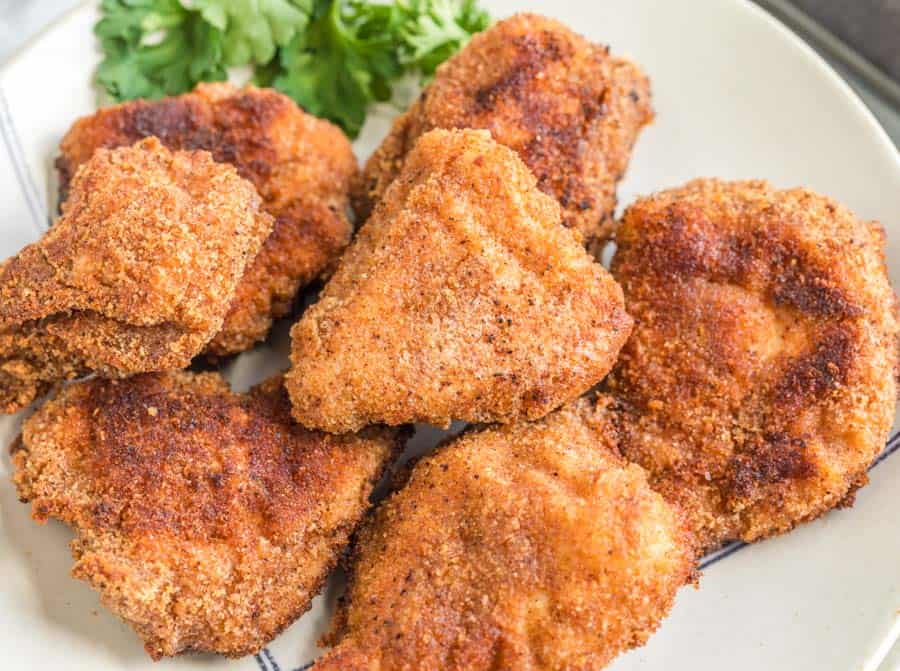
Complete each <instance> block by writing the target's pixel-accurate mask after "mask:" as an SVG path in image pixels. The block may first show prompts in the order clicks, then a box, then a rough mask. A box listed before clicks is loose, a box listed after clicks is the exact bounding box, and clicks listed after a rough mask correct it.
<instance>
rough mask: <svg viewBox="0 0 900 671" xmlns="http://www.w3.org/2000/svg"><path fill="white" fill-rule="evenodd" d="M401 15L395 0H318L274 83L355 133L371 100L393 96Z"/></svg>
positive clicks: (282, 57) (284, 53)
mask: <svg viewBox="0 0 900 671" xmlns="http://www.w3.org/2000/svg"><path fill="white" fill-rule="evenodd" d="M397 19H398V14H397V12H396V9H395V8H394V7H393V6H391V5H375V4H370V3H367V2H362V1H356V2H349V3H346V4H344V3H343V2H340V1H334V2H330V1H329V0H319V1H318V2H317V3H316V10H315V13H314V16H313V19H312V21H311V23H310V25H309V27H308V29H307V30H306V31H305V32H304V33H301V34H299V35H298V36H297V37H296V38H295V39H294V41H292V42H291V43H290V44H289V45H288V46H287V47H285V48H284V49H282V50H281V53H280V66H281V71H280V73H278V74H277V75H276V76H275V77H274V78H273V79H272V83H273V85H274V86H275V88H277V89H278V90H280V91H283V92H284V93H286V94H287V95H289V96H290V97H292V98H293V99H294V100H296V101H297V103H298V104H299V105H300V106H301V107H303V108H304V109H306V110H307V111H308V112H310V113H311V114H315V115H316V116H320V117H324V118H326V119H330V120H331V121H333V122H335V123H337V124H338V125H340V126H341V127H342V128H344V130H346V131H347V133H348V134H350V135H351V136H355V135H356V134H357V133H359V130H360V128H361V127H362V124H363V122H364V121H365V117H366V109H367V107H368V106H369V104H370V103H371V102H373V101H375V100H387V99H388V98H390V96H391V82H392V81H393V80H394V79H396V78H397V77H399V76H400V75H401V74H402V73H403V67H402V65H401V63H400V60H399V56H398V53H397V47H396V38H395V34H396V31H397Z"/></svg>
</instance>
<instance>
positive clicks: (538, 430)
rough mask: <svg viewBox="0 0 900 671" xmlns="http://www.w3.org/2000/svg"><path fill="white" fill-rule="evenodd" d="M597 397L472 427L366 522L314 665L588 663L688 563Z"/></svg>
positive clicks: (647, 613)
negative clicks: (529, 417)
mask: <svg viewBox="0 0 900 671" xmlns="http://www.w3.org/2000/svg"><path fill="white" fill-rule="evenodd" d="M607 402H608V400H607V399H605V398H600V399H599V402H598V405H597V406H596V407H595V405H594V402H593V401H589V400H586V399H582V400H579V401H576V402H575V403H572V404H569V405H567V406H565V407H564V408H562V409H560V410H558V411H557V412H554V413H552V414H551V415H548V416H547V417H545V418H544V419H543V420H540V421H539V422H535V423H528V422H519V423H516V424H510V425H506V426H500V427H494V428H487V429H483V430H480V431H469V432H466V433H464V434H463V435H462V436H461V437H459V438H457V439H455V440H453V441H451V442H450V443H449V444H446V445H444V446H443V447H441V448H439V449H438V451H437V452H436V453H434V454H433V455H432V456H429V457H427V458H425V459H423V460H422V461H420V462H419V463H418V464H417V465H416V466H415V468H414V469H413V470H412V473H411V475H410V477H409V481H408V483H407V484H406V485H405V486H404V487H403V488H402V489H401V490H400V491H399V492H397V493H395V494H393V495H392V496H391V497H390V498H389V499H387V500H386V501H385V502H384V503H382V504H381V505H380V506H379V507H378V508H377V509H376V512H375V514H374V516H373V517H372V519H371V521H370V522H367V523H365V524H364V526H363V528H362V530H361V531H360V533H359V535H358V540H357V543H356V545H355V548H354V550H353V553H352V560H353V564H352V570H351V572H350V577H349V584H348V588H347V593H346V595H345V596H344V597H343V599H342V602H341V604H340V606H339V610H338V613H337V615H336V617H335V621H334V624H333V629H332V632H331V633H330V634H329V636H328V639H327V640H326V641H325V642H326V643H328V644H331V645H334V646H335V648H334V649H333V650H331V651H330V652H328V653H326V654H325V656H324V657H323V658H322V659H321V660H320V661H319V662H318V663H317V664H316V666H314V667H313V668H314V669H316V670H317V671H325V670H326V669H342V670H344V671H351V670H353V671H363V670H365V671H382V670H384V671H387V670H388V669H390V671H401V670H405V669H442V670H444V671H451V670H459V671H463V670H465V671H479V670H484V671H488V670H490V669H516V670H517V671H529V670H533V671H538V670H540V671H554V670H560V671H562V670H563V669H565V670H566V671H576V670H579V669H582V670H584V671H587V670H588V669H590V670H592V671H595V670H597V669H600V668H601V667H603V666H605V665H606V664H607V663H608V662H609V661H610V660H611V659H613V658H614V657H615V656H616V655H618V654H619V653H621V652H623V651H624V650H627V649H628V648H632V647H635V646H639V645H643V643H644V642H645V641H646V640H647V638H648V637H649V636H650V635H651V634H652V633H653V631H654V630H655V629H656V628H657V626H658V625H659V623H660V621H661V620H662V618H663V617H665V615H666V614H667V613H668V611H669V609H670V608H671V606H672V603H673V600H674V597H675V592H676V591H677V590H678V588H679V587H681V586H682V585H683V584H685V582H687V581H688V580H689V579H691V578H692V577H693V574H694V561H693V557H694V551H693V548H692V546H691V537H690V535H689V534H688V532H687V530H686V529H687V527H686V523H685V520H684V519H683V516H682V514H681V513H680V512H679V511H677V509H675V508H674V507H672V506H670V505H669V504H667V503H666V502H665V500H664V499H663V498H662V497H661V496H659V495H658V494H657V493H655V492H653V490H652V489H651V488H650V487H649V486H648V484H647V479H646V475H645V474H644V472H643V471H642V470H641V469H640V468H638V467H637V466H635V465H631V464H627V463H626V462H625V461H623V460H622V459H621V457H619V455H618V454H617V453H616V452H615V450H614V442H615V437H614V432H613V427H611V426H610V425H609V424H608V421H607V419H606V405H607Z"/></svg>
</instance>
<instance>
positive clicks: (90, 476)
mask: <svg viewBox="0 0 900 671" xmlns="http://www.w3.org/2000/svg"><path fill="white" fill-rule="evenodd" d="M398 448H399V444H398V434H397V433H396V432H395V431H391V430H388V429H368V430H367V431H366V432H364V433H361V434H358V435H349V434H348V435H344V436H332V435H329V434H322V433H315V432H310V431H307V430H305V429H303V428H302V427H299V426H297V425H296V424H294V423H293V422H292V421H291V418H290V404H289V402H288V400H287V397H286V395H285V394H284V391H283V389H282V387H281V384H280V379H277V378H276V379H274V380H271V381H269V382H268V383H265V384H264V385H261V387H259V388H257V389H255V390H253V391H251V393H249V394H243V395H241V394H233V393H231V392H230V391H229V389H228V386H227V384H226V383H225V381H224V380H223V379H222V378H221V377H220V376H219V375H218V374H216V373H202V374H191V373H186V372H175V373H160V374H148V375H140V376H135V377H132V378H129V379H127V380H119V381H116V380H101V379H92V380H88V381H83V382H78V383H75V384H72V385H70V386H68V387H65V388H64V389H63V391H62V392H61V394H60V395H59V397H57V398H56V399H54V400H52V401H50V402H48V403H47V404H46V405H44V406H43V407H42V408H41V409H40V410H38V412H37V413H36V414H35V415H33V416H32V417H31V418H30V419H28V420H27V421H26V423H25V426H24V430H23V434H22V439H21V441H20V442H19V443H18V444H17V445H15V446H14V449H13V455H12V460H13V464H14V466H15V475H14V480H15V483H16V486H17V488H18V492H19V496H20V498H21V499H22V500H23V501H30V502H31V504H32V514H33V516H34V518H35V519H36V520H38V521H39V522H44V521H46V520H47V519H48V518H56V519H60V520H62V521H63V522H65V523H66V524H69V525H70V526H72V527H73V529H74V530H75V534H76V537H75V540H74V541H73V542H72V554H73V556H74V558H75V560H76V561H75V565H74V567H73V569H72V574H73V575H74V576H75V577H77V578H80V579H82V580H86V581H87V582H89V583H90V584H91V585H92V586H93V587H94V588H95V589H97V590H98V591H99V592H100V595H101V599H102V601H103V603H104V604H105V605H106V606H107V607H109V608H110V609H111V610H113V611H114V612H115V613H116V614H118V615H119V616H121V617H122V618H124V619H125V620H126V621H127V622H128V623H129V624H130V625H131V626H132V627H133V628H134V629H135V631H136V632H137V633H138V634H139V635H140V637H141V638H142V639H143V640H144V641H145V648H146V650H147V653H148V654H149V655H150V656H151V657H153V658H154V659H159V658H160V657H163V656H166V655H175V654H177V653H180V652H186V651H209V652H218V653H222V654H225V655H229V656H233V657H238V656H242V655H245V654H250V653H253V652H256V651H257V650H259V649H260V648H261V647H262V646H263V645H265V644H266V643H267V642H268V641H269V640H271V639H272V638H273V637H274V636H275V635H276V634H278V632H280V631H281V630H282V629H283V628H284V627H286V626H287V625H289V624H290V623H291V622H293V621H294V620H295V619H296V618H297V617H299V616H300V615H301V614H302V613H303V612H305V611H306V610H307V609H308V608H309V603H310V600H311V599H312V597H313V596H315V594H316V593H317V592H318V591H319V589H320V588H321V586H322V584H323V582H324V580H325V577H326V575H327V574H328V572H329V571H330V570H331V568H332V567H333V566H334V564H335V562H336V561H337V558H338V556H339V555H340V553H341V552H342V551H343V549H344V547H345V545H346V544H347V542H348V539H349V536H350V534H351V533H352V532H353V529H354V528H355V526H356V525H357V523H358V522H359V520H360V519H361V518H362V516H363V514H364V513H365V511H366V510H367V509H368V506H369V495H370V493H371V492H372V488H373V486H374V483H375V482H376V480H377V479H378V477H379V476H380V474H381V472H382V470H383V468H384V467H385V465H386V464H387V463H388V461H389V460H390V458H391V457H392V456H394V455H395V453H396V451H397V449H398Z"/></svg>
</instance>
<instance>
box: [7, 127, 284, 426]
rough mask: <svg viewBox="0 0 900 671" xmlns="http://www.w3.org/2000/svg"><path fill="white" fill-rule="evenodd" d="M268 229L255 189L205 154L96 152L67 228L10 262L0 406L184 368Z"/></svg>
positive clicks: (154, 145)
mask: <svg viewBox="0 0 900 671" xmlns="http://www.w3.org/2000/svg"><path fill="white" fill-rule="evenodd" d="M271 229H272V218H271V217H270V216H269V215H268V214H266V213H265V212H263V211H262V209H261V203H260V197H259V194H257V193H256V191H255V189H254V188H253V185H252V184H250V183H249V182H247V181H245V180H243V179H241V178H240V177H238V175H237V173H236V171H235V170H234V168H232V167H231V166H225V165H221V164H218V163H216V162H215V161H213V160H212V157H211V156H210V155H209V154H208V153H206V152H199V151H198V152H174V153H173V152H170V151H169V150H168V149H166V148H165V147H163V146H162V145H161V144H160V143H159V141H158V140H156V138H150V139H147V140H143V141H141V142H139V143H137V144H136V145H134V147H123V148H120V149H116V150H112V151H110V150H100V151H98V152H97V153H96V154H94V156H93V158H91V160H90V161H88V162H87V163H86V164H85V165H84V166H82V168H81V169H80V170H79V171H78V172H77V174H76V175H75V178H74V180H73V182H72V187H71V191H70V194H69V199H68V201H67V202H66V206H65V209H64V211H63V216H62V217H61V218H60V220H59V222H58V223H57V224H56V225H55V226H54V227H53V228H52V229H51V230H50V231H49V232H48V233H47V234H46V235H45V236H44V237H43V238H42V239H41V240H40V241H38V242H36V243H35V244H32V245H29V246H28V247H25V248H24V249H23V250H22V251H21V252H19V254H17V255H16V256H15V257H13V258H11V259H9V260H7V261H6V262H5V263H4V264H3V265H2V266H0V410H2V411H3V412H14V411H16V410H19V409H21V408H23V407H24V406H26V405H28V403H30V402H31V401H32V400H34V398H35V397H36V396H38V395H39V394H41V393H43V392H44V391H46V389H47V387H49V386H50V385H51V384H53V383H55V382H59V381H60V380H64V379H68V378H72V377H76V376H78V375H83V374H85V373H88V372H91V371H97V372H100V373H102V374H104V375H107V376H112V377H119V376H124V375H128V374H131V373H138V372H147V371H156V370H168V369H176V368H183V367H184V366H187V365H188V364H189V363H190V361H191V359H192V358H193V357H194V356H196V355H197V354H198V353H199V352H200V351H201V350H202V349H203V348H204V347H205V346H206V344H207V343H208V342H209V340H210V339H211V338H212V337H213V336H214V335H215V334H216V333H217V332H218V331H219V330H220V328H221V326H222V320H223V319H224V317H225V313H226V312H227V311H228V306H229V305H230V304H231V302H232V300H233V299H234V295H235V289H236V287H237V285H238V282H239V281H240V279H241V277H242V276H243V275H244V271H245V269H246V268H247V265H248V264H249V263H250V262H251V261H252V259H253V258H254V257H255V256H256V254H257V252H258V251H259V248H260V246H261V245H262V243H263V241H264V240H265V239H266V236H268V234H269V232H270V231H271Z"/></svg>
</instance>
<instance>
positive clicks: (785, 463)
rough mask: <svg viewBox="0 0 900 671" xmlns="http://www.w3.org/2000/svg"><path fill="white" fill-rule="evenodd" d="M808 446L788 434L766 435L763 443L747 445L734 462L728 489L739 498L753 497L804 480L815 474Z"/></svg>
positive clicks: (730, 469)
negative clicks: (782, 484)
mask: <svg viewBox="0 0 900 671" xmlns="http://www.w3.org/2000/svg"><path fill="white" fill-rule="evenodd" d="M805 450H806V442H805V441H804V440H803V439H802V438H796V437H793V436H790V435H789V434H787V433H765V434H763V436H762V440H760V441H756V442H753V443H751V444H750V445H747V446H746V447H745V448H744V450H743V451H742V452H740V453H739V454H736V455H735V456H734V457H732V458H731V463H730V464H729V465H728V468H727V472H728V473H729V474H730V477H731V483H730V484H729V485H727V486H728V487H729V488H730V489H731V491H732V492H733V493H734V495H735V496H736V497H738V498H746V497H749V496H752V495H753V493H754V492H756V491H757V490H758V489H760V488H761V487H768V486H770V485H776V484H778V483H781V482H784V481H786V480H801V479H803V478H809V477H811V476H812V475H813V474H814V473H815V464H814V463H812V462H810V461H808V460H807V458H806V452H805Z"/></svg>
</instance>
